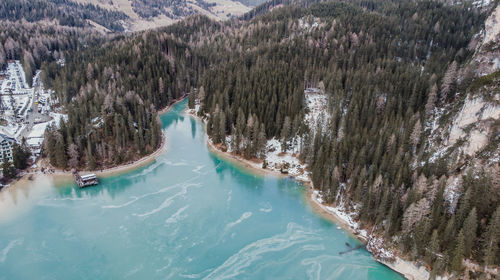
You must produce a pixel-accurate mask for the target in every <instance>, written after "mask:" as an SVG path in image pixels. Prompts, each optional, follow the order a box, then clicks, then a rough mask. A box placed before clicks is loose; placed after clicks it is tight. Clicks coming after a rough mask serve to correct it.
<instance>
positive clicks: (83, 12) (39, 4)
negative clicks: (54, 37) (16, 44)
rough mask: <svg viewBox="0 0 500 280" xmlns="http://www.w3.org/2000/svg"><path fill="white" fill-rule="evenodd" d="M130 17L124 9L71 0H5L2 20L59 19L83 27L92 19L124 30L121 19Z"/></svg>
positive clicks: (1, 12)
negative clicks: (105, 7) (115, 9)
mask: <svg viewBox="0 0 500 280" xmlns="http://www.w3.org/2000/svg"><path fill="white" fill-rule="evenodd" d="M127 18H128V16H127V15H126V14H124V13H122V12H117V11H110V10H106V9H102V8H100V7H98V6H95V5H93V4H85V5H83V4H78V3H75V2H73V1H70V0H2V1H1V2H0V19H2V20H9V21H18V20H21V19H24V20H26V21H29V22H36V21H40V20H49V21H51V20H57V21H58V23H59V24H60V25H65V26H72V27H84V26H86V25H88V24H87V22H86V20H87V19H88V20H92V21H94V22H96V23H98V24H100V25H102V26H104V27H106V28H108V29H110V30H113V31H123V30H124V29H123V26H122V25H121V24H120V23H119V21H120V20H125V19H127Z"/></svg>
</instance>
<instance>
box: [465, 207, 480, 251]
mask: <svg viewBox="0 0 500 280" xmlns="http://www.w3.org/2000/svg"><path fill="white" fill-rule="evenodd" d="M462 231H463V233H464V238H465V243H464V255H465V256H466V257H467V258H469V257H470V255H471V250H472V248H473V247H474V244H475V242H476V231H477V214H476V208H473V209H472V211H471V212H470V213H469V215H468V216H467V219H465V222H464V226H463V227H462Z"/></svg>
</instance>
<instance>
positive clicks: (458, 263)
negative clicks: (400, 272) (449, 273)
mask: <svg viewBox="0 0 500 280" xmlns="http://www.w3.org/2000/svg"><path fill="white" fill-rule="evenodd" d="M464 238H465V237H464V233H463V231H462V230H461V231H460V232H459V233H458V236H457V238H456V246H455V250H453V258H452V260H451V269H452V270H453V271H456V272H460V271H462V261H463V258H464V252H465V240H464Z"/></svg>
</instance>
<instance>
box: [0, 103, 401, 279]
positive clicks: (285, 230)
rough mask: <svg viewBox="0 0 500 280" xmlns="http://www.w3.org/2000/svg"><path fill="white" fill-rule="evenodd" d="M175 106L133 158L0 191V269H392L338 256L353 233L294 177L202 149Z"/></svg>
mask: <svg viewBox="0 0 500 280" xmlns="http://www.w3.org/2000/svg"><path fill="white" fill-rule="evenodd" d="M186 105H187V100H184V101H182V102H180V103H178V104H176V105H175V106H174V107H173V108H172V110H170V111H169V112H167V113H165V114H163V115H162V116H161V120H162V122H163V131H164V133H165V134H166V138H167V143H168V144H167V149H166V151H165V152H164V153H163V154H162V155H160V156H159V157H158V158H157V159H156V161H155V162H153V163H151V164H149V165H147V166H145V167H143V168H140V169H138V170H135V171H132V172H129V173H125V174H122V175H117V176H114V177H108V178H103V179H101V181H100V184H99V185H98V186H96V187H89V188H85V189H78V188H77V187H76V185H73V184H66V185H57V186H56V185H54V183H52V182H50V181H48V182H45V181H44V182H37V184H38V186H36V187H33V188H29V189H27V190H23V191H19V192H14V193H16V195H12V196H13V197H6V195H4V196H3V198H2V200H0V216H2V215H3V218H2V219H0V279H9V280H10V279H351V280H352V279H403V278H402V277H401V276H400V275H399V274H397V273H395V272H393V271H392V270H390V269H389V268H387V267H386V266H384V265H382V264H379V263H378V262H376V261H375V260H374V259H373V257H372V256H371V255H370V253H369V252H367V251H366V250H364V249H360V250H355V251H352V252H350V253H347V254H344V255H339V252H341V251H345V250H346V249H348V247H347V246H346V242H347V243H349V244H350V245H351V246H356V245H358V244H359V242H358V241H357V240H355V239H353V238H352V237H350V236H349V234H348V233H347V232H346V231H344V230H341V229H338V228H337V225H336V224H333V223H331V222H330V221H327V220H325V219H324V218H322V217H320V216H319V215H317V214H316V213H314V211H313V209H312V208H311V207H310V206H309V205H308V203H307V201H306V199H305V197H304V193H305V190H304V188H303V187H302V185H301V184H300V183H298V182H296V181H294V180H292V179H283V178H277V177H274V176H269V175H267V176H262V175H257V174H252V173H251V172H250V171H249V170H245V169H243V168H240V167H238V166H235V165H234V164H231V163H229V162H226V161H224V160H222V159H220V158H218V157H217V156H216V155H214V154H212V153H211V152H210V151H209V150H208V148H207V146H206V142H205V141H206V138H205V137H206V136H205V133H204V130H203V126H202V124H201V122H200V121H198V120H196V119H194V118H192V117H190V116H188V115H186V114H184V113H183V110H184V108H185V107H186ZM1 204H4V205H1ZM1 212H3V213H1ZM6 215H7V216H8V217H5V216H6Z"/></svg>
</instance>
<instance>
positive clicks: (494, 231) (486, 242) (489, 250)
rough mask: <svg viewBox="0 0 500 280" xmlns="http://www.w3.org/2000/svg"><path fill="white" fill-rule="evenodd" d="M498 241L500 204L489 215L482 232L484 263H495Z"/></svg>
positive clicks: (499, 234) (499, 238)
mask: <svg viewBox="0 0 500 280" xmlns="http://www.w3.org/2000/svg"><path fill="white" fill-rule="evenodd" d="M499 242H500V206H498V207H497V209H496V211H495V213H494V214H493V216H492V217H491V220H490V222H489V224H488V228H487V230H486V232H485V233H484V238H483V254H484V258H483V260H484V263H485V264H486V265H492V264H495V263H496V261H497V260H498V259H497V258H498V255H499V253H500V252H499V251H500V248H499Z"/></svg>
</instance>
